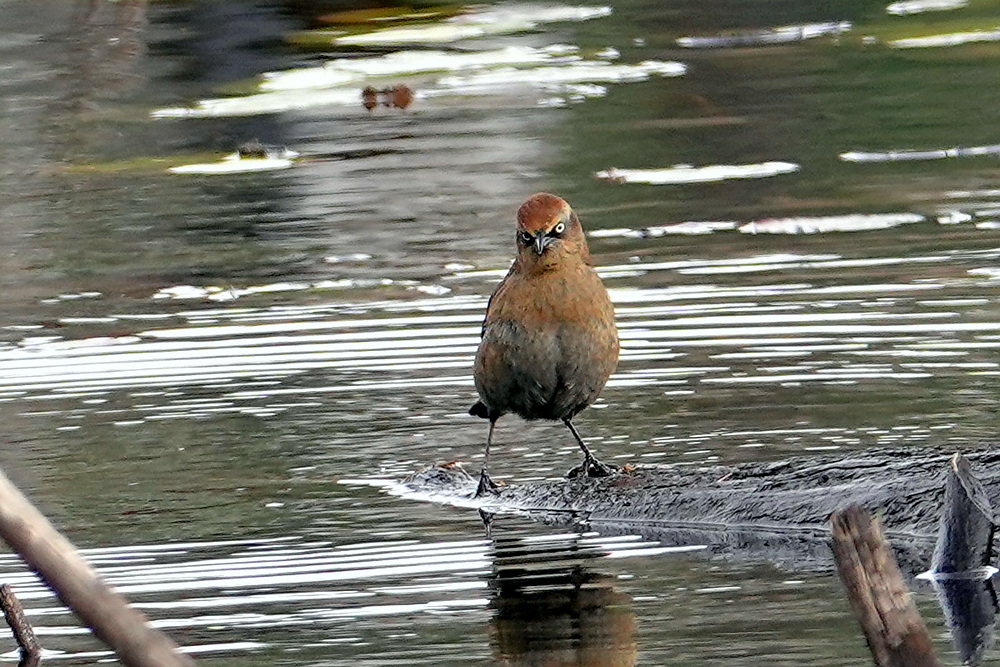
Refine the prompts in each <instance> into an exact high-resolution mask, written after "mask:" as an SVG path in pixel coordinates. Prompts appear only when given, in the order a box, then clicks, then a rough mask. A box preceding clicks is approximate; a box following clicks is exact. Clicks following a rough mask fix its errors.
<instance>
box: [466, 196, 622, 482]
mask: <svg viewBox="0 0 1000 667" xmlns="http://www.w3.org/2000/svg"><path fill="white" fill-rule="evenodd" d="M516 227H517V228H516V232H515V244H516V248H517V254H516V256H515V258H514V263H513V264H512V265H511V267H510V270H509V271H508V272H507V275H506V276H505V277H504V279H503V280H502V281H501V282H500V284H499V285H497V287H496V289H495V290H494V292H493V294H492V296H490V300H489V303H488V304H487V306H486V318H485V320H484V321H483V326H482V332H481V338H480V342H479V348H478V350H477V351H476V360H475V365H474V369H473V379H474V381H475V385H476V391H477V392H478V394H479V400H478V401H476V403H475V404H473V406H472V407H471V408H470V409H469V414H471V415H473V416H475V417H482V418H483V419H488V420H489V431H488V433H487V436H486V455H485V460H484V462H483V468H482V471H481V472H480V476H479V485H478V488H477V489H476V494H475V495H476V497H480V496H482V495H483V494H484V493H488V492H489V493H495V492H496V491H497V490H498V488H499V487H497V485H496V484H495V483H494V482H493V480H492V479H491V478H490V476H489V459H490V447H491V445H492V443H493V431H494V428H495V426H496V422H497V420H498V419H499V418H500V417H502V416H503V415H505V414H508V413H513V414H516V415H518V416H520V417H522V418H524V419H526V420H529V421H533V420H536V419H548V420H554V421H561V422H562V423H563V424H565V425H566V427H567V428H568V429H569V431H570V433H572V434H573V438H574V439H575V440H576V443H577V444H578V445H579V446H580V449H582V450H583V455H584V460H583V463H582V464H581V465H580V466H578V467H576V468H573V469H572V470H570V471H569V473H568V476H569V477H579V476H589V477H605V476H608V475H611V474H614V471H615V470H616V468H617V467H616V466H610V465H607V464H604V463H601V462H600V461H598V460H597V458H596V457H595V456H594V455H593V454H592V453H591V451H590V449H589V448H588V447H587V445H586V444H584V442H583V438H581V437H580V433H579V431H577V429H576V427H575V426H574V425H573V418H574V417H575V416H576V415H577V414H578V413H579V412H580V411H581V410H583V409H584V408H586V407H587V406H589V405H590V404H591V403H593V402H594V400H595V399H596V398H597V396H598V395H599V394H600V393H601V390H602V389H604V385H605V384H606V383H607V381H608V378H609V377H610V376H611V373H612V372H614V370H615V367H616V366H617V365H618V349H619V344H618V329H617V327H616V326H615V313H614V307H613V306H612V304H611V298H610V297H609V296H608V290H607V289H606V288H605V287H604V283H602V282H601V279H600V277H599V276H598V275H597V272H596V271H595V270H594V267H593V265H592V264H591V259H590V250H589V249H588V248H587V240H586V238H585V236H584V233H583V227H582V226H581V224H580V219H579V218H578V217H577V215H576V213H574V212H573V209H572V208H570V205H569V204H568V203H567V202H566V201H565V200H564V199H562V198H561V197H557V196H556V195H553V194H549V193H547V192H540V193H537V194H534V195H532V196H531V197H529V198H528V199H527V200H526V201H525V202H524V203H523V204H521V206H520V208H519V209H518V211H517V225H516Z"/></svg>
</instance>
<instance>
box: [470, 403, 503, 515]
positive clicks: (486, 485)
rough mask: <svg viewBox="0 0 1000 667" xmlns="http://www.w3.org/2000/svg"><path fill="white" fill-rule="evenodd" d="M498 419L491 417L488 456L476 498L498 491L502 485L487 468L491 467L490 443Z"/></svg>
mask: <svg viewBox="0 0 1000 667" xmlns="http://www.w3.org/2000/svg"><path fill="white" fill-rule="evenodd" d="M496 423H497V420H496V419H495V418H492V419H490V430H489V432H488V433H487V434H486V457H485V458H484V459H483V469H482V471H481V472H480V473H479V486H478V487H477V488H476V495H475V497H476V498H479V497H480V496H482V495H483V494H485V493H496V492H497V491H498V490H499V488H500V487H498V486H497V485H496V482H494V481H493V480H492V479H490V474H489V473H488V472H486V471H487V469H488V468H489V467H490V445H491V444H493V427H494V426H496Z"/></svg>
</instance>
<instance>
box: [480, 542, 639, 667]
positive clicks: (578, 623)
mask: <svg viewBox="0 0 1000 667" xmlns="http://www.w3.org/2000/svg"><path fill="white" fill-rule="evenodd" d="M587 541H588V540H586V538H584V537H583V536H580V535H559V536H551V537H548V538H546V539H542V540H532V539H506V540H505V539H502V538H498V539H496V540H495V547H496V557H495V560H494V566H493V575H492V577H491V581H490V587H491V589H492V592H493V598H492V601H491V603H490V604H491V607H492V608H493V612H494V616H493V634H492V645H493V653H494V655H495V657H496V658H497V660H498V661H499V662H500V664H505V665H545V666H546V667H549V666H553V667H555V666H558V665H581V666H582V665H588V666H592V667H617V666H618V665H634V664H635V662H636V645H635V613H634V612H633V610H632V604H631V603H632V598H631V597H630V596H629V595H627V594H625V593H622V592H619V591H617V590H615V588H614V586H613V583H614V581H615V578H614V577H613V576H611V575H608V574H602V573H600V572H597V571H596V570H594V569H591V567H590V565H591V563H589V562H588V561H593V560H594V559H596V558H599V557H600V556H601V555H603V553H606V551H604V550H601V549H600V548H599V547H597V546H596V545H593V544H591V545H588V544H587ZM591 542H592V540H591Z"/></svg>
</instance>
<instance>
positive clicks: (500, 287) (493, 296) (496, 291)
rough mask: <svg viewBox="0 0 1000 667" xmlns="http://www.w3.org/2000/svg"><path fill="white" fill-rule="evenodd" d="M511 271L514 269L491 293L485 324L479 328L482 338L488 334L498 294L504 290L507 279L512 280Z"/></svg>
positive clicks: (484, 319) (487, 304) (487, 303)
mask: <svg viewBox="0 0 1000 667" xmlns="http://www.w3.org/2000/svg"><path fill="white" fill-rule="evenodd" d="M511 273H513V271H509V272H508V273H507V275H505V276H504V277H503V280H501V281H500V284H498V285H497V286H496V289H494V290H493V294H490V300H489V301H487V302H486V316H485V317H484V318H483V326H482V328H480V330H479V337H480V338H482V337H483V336H485V335H486V325H487V324H488V323H489V321H490V313H491V312H492V311H493V302H494V301H495V300H496V298H497V294H499V293H500V292H502V291H503V290H504V288H505V287H506V285H507V281H508V280H510V276H511Z"/></svg>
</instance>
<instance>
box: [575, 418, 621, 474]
mask: <svg viewBox="0 0 1000 667" xmlns="http://www.w3.org/2000/svg"><path fill="white" fill-rule="evenodd" d="M563 423H564V424H566V428H568V429H569V432H570V433H572V434H573V437H574V438H576V444H578V445H580V449H582V450H583V463H581V464H580V465H578V466H577V467H575V468H573V469H572V470H570V471H569V472H568V473H566V476H567V477H570V478H573V477H607V476H609V475H613V474H615V471H616V470H618V466H614V465H609V464H607V463H601V462H600V461H598V460H597V457H595V456H594V455H593V454H591V453H590V449H589V448H588V447H587V445H585V444H583V438H581V437H580V433H579V432H578V431H577V430H576V427H575V426H573V422H572V421H570V420H569V419H564V420H563Z"/></svg>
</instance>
